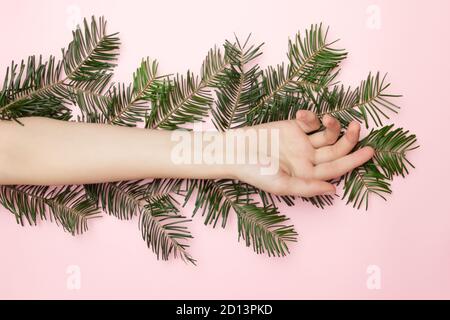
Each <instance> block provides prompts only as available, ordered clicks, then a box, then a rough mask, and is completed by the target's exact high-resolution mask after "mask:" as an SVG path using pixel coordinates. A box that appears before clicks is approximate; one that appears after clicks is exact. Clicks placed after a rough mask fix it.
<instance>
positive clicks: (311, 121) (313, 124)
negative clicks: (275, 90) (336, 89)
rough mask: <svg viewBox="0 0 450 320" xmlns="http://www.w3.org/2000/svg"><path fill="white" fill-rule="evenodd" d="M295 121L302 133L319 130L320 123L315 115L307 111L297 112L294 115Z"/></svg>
mask: <svg viewBox="0 0 450 320" xmlns="http://www.w3.org/2000/svg"><path fill="white" fill-rule="evenodd" d="M296 120H297V123H298V125H299V126H300V128H302V129H303V131H304V132H306V133H309V132H312V131H315V130H317V129H319V128H320V121H319V118H317V116H316V114H315V113H314V112H312V111H308V110H299V111H297V113H296Z"/></svg>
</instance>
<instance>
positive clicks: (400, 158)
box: [343, 125, 418, 210]
mask: <svg viewBox="0 0 450 320" xmlns="http://www.w3.org/2000/svg"><path fill="white" fill-rule="evenodd" d="M416 142H417V139H416V136H415V135H414V134H410V133H409V131H405V130H403V129H402V128H397V129H394V126H393V125H389V126H384V127H382V128H380V129H377V130H372V131H371V132H370V133H369V135H368V136H367V137H365V138H364V139H362V140H361V141H360V142H359V143H358V145H357V146H356V147H355V150H356V149H360V148H362V147H365V146H371V147H372V148H373V149H374V151H375V154H374V157H373V158H372V159H371V160H370V161H369V162H367V163H365V164H363V165H362V166H360V167H358V168H356V169H354V170H353V171H351V172H349V173H347V174H346V175H345V177H344V190H345V192H344V195H343V198H346V197H347V198H348V200H347V203H350V202H353V206H354V207H357V208H358V209H359V208H360V207H361V205H362V204H363V203H365V206H366V210H367V208H368V202H369V195H370V194H376V195H378V196H380V197H381V198H383V199H384V200H386V198H385V197H384V196H383V194H388V193H391V189H390V181H391V180H392V179H393V177H394V176H396V175H401V176H402V177H405V175H406V174H408V173H409V170H408V168H409V167H412V168H414V165H413V164H412V163H411V162H410V161H409V160H408V159H407V153H408V152H409V151H412V150H414V149H416V148H418V146H417V145H416Z"/></svg>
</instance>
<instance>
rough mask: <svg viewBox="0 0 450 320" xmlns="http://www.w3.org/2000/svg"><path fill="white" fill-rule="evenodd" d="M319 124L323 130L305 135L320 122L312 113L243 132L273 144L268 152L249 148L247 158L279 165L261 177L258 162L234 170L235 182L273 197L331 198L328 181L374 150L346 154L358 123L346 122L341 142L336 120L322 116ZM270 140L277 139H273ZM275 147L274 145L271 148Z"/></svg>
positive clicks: (356, 134) (354, 140) (300, 113)
mask: <svg viewBox="0 0 450 320" xmlns="http://www.w3.org/2000/svg"><path fill="white" fill-rule="evenodd" d="M322 124H323V125H324V127H325V129H324V130H322V131H318V132H315V133H312V134H309V135H308V133H310V132H313V131H316V130H318V129H319V128H320V122H319V120H318V118H317V116H316V115H315V114H314V113H312V112H310V111H298V112H297V115H296V120H286V121H278V122H271V123H267V124H263V125H258V126H254V127H248V128H246V129H244V131H242V132H243V133H242V134H244V133H245V132H246V131H248V130H257V132H262V131H266V132H269V136H270V135H272V139H269V140H270V141H269V142H270V148H260V147H259V148H257V150H255V149H254V150H253V151H251V150H249V148H248V146H247V147H246V148H247V153H248V152H250V153H251V152H257V154H258V155H257V156H258V157H259V158H260V159H261V158H267V157H268V158H270V160H271V161H272V164H273V163H275V164H277V163H278V165H277V168H276V170H275V171H273V172H271V173H267V172H268V171H270V170H268V168H267V165H266V170H265V172H266V173H263V172H264V170H262V169H263V168H264V167H265V165H262V164H260V163H258V164H249V163H247V164H241V165H236V166H234V175H235V177H236V178H237V179H239V180H242V181H245V182H247V183H249V184H251V185H254V186H256V187H258V188H260V189H263V190H265V191H268V192H271V193H274V194H277V195H299V196H305V197H311V196H315V195H325V194H334V193H335V191H336V189H335V186H334V185H333V184H331V183H329V182H327V181H328V180H331V179H333V178H337V177H340V176H342V175H343V174H345V173H347V172H349V171H351V170H352V169H354V168H356V167H358V166H360V165H361V164H363V163H365V162H366V161H368V160H369V159H370V158H372V156H373V154H374V151H373V149H372V148H370V147H364V148H361V149H359V150H357V151H355V152H353V153H350V152H351V151H352V149H353V148H354V147H355V145H356V144H357V142H358V140H359V133H360V125H359V123H358V122H356V121H354V122H352V123H350V125H349V127H348V129H347V130H346V132H345V133H344V134H343V135H342V137H341V138H339V135H340V131H341V127H340V124H339V122H338V121H337V120H336V119H335V118H333V117H331V116H328V115H326V116H324V117H323V121H322ZM245 134H247V133H245ZM247 136H249V135H248V134H247ZM274 136H278V137H277V138H275V139H274ZM338 138H339V139H338ZM258 139H261V135H258ZM274 144H277V145H278V146H277V147H275V148H274ZM277 149H278V150H277ZM268 151H269V152H268Z"/></svg>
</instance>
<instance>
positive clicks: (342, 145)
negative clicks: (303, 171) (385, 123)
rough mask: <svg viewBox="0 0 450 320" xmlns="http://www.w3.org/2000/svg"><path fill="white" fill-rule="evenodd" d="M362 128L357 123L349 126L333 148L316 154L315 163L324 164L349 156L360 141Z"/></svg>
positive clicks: (323, 149)
mask: <svg viewBox="0 0 450 320" xmlns="http://www.w3.org/2000/svg"><path fill="white" fill-rule="evenodd" d="M360 129H361V126H360V125H359V123H358V122H357V121H353V122H351V123H350V124H349V126H348V129H347V131H346V132H345V134H344V135H343V136H342V137H341V138H340V139H339V140H338V141H337V142H336V143H335V144H334V145H332V146H326V147H322V148H319V149H317V150H316V151H315V154H314V163H315V164H319V163H324V162H329V161H333V160H336V159H339V158H342V157H343V156H345V155H346V154H348V153H349V152H350V151H352V149H353V148H354V147H355V145H356V144H357V143H358V140H359V133H360Z"/></svg>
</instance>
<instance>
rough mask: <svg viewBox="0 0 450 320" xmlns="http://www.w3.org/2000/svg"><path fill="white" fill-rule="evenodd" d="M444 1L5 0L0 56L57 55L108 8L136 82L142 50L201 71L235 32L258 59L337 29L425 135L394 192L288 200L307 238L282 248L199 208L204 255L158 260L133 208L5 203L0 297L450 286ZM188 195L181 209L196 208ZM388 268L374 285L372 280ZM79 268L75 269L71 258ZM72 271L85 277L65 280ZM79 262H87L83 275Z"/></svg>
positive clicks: (355, 74)
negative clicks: (32, 223) (21, 209)
mask: <svg viewBox="0 0 450 320" xmlns="http://www.w3.org/2000/svg"><path fill="white" fill-rule="evenodd" d="M449 12H450V2H449V1H435V0H430V1H376V0H372V1H366V0H362V1H361V0H358V1H285V0H278V1H261V0H259V1H242V0H240V1H236V0H228V1H226V2H215V1H76V0H72V1H61V0H58V1H49V0H45V1H23V0H22V1H8V3H2V10H1V12H0V30H1V31H0V33H1V39H2V50H0V63H1V66H2V67H1V71H0V73H1V74H2V75H3V73H4V70H5V69H6V67H7V66H8V65H9V63H10V61H11V60H12V59H16V60H17V59H19V58H23V57H26V56H28V55H30V54H40V53H42V54H43V55H44V56H48V55H49V54H59V52H60V48H62V47H65V46H66V44H67V43H68V42H69V41H70V39H71V32H70V28H71V26H72V25H73V23H74V22H76V21H77V20H78V17H80V16H91V15H92V14H95V15H104V16H105V17H106V18H107V20H108V22H109V31H111V32H112V31H120V37H121V40H122V48H121V55H120V60H119V67H118V68H117V70H116V75H115V80H116V81H127V82H128V81H130V78H131V74H132V72H133V71H134V69H135V68H136V66H137V64H138V62H139V61H140V59H141V58H142V57H145V56H150V57H151V58H157V59H158V60H159V61H160V66H161V71H162V72H163V73H172V72H184V71H185V70H186V69H188V68H190V69H192V70H198V68H199V67H200V63H201V61H202V59H203V57H204V55H205V53H206V51H207V50H208V49H209V48H210V47H212V46H213V45H214V44H218V45H220V44H221V43H222V41H223V40H224V39H225V38H232V37H233V33H236V34H237V35H240V36H241V37H245V36H246V35H247V34H248V33H249V32H252V33H253V40H254V41H256V42H258V41H264V42H265V43H266V44H265V46H264V55H263V56H262V57H261V58H260V59H259V62H260V63H261V65H262V66H267V65H270V64H276V63H279V62H281V61H283V60H285V52H286V48H287V39H288V37H292V36H294V35H295V33H296V32H297V31H298V30H304V29H305V28H307V27H308V26H309V25H310V24H311V23H317V22H323V23H325V24H326V25H329V26H330V27H331V29H330V38H340V39H341V41H340V42H339V44H340V46H342V47H344V48H346V49H347V50H348V51H349V57H348V59H347V60H346V61H345V62H344V63H343V65H342V67H343V70H342V74H341V76H340V80H342V81H343V82H344V83H346V84H349V85H356V84H358V82H359V81H360V80H361V79H363V78H364V77H366V76H367V74H368V72H369V71H378V70H379V71H381V72H388V73H389V75H388V80H389V81H391V82H392V92H395V93H401V94H402V95H403V97H402V98H400V99H399V104H400V105H401V107H402V109H401V112H400V113H399V114H398V115H397V116H394V117H393V118H392V119H393V121H395V123H396V124H397V125H398V126H404V127H406V128H408V129H410V130H411V131H413V132H415V133H417V135H418V138H419V143H420V145H421V148H420V149H419V150H418V151H415V152H413V153H411V156H410V159H411V160H412V161H413V163H414V164H415V165H416V167H417V169H416V170H413V171H412V174H411V175H409V176H408V177H407V178H406V179H396V180H395V181H394V183H393V190H394V192H393V195H392V196H391V197H389V199H388V201H387V202H384V201H382V200H379V199H372V201H371V205H370V209H369V210H368V211H367V212H365V211H357V210H355V209H353V208H351V207H349V206H346V205H345V204H344V203H343V201H339V200H338V201H336V204H335V206H333V207H330V208H327V209H326V210H320V209H317V208H315V207H313V206H312V205H309V204H307V203H300V204H299V205H298V206H296V207H295V208H283V212H284V213H286V214H287V215H288V216H289V217H290V218H291V219H292V221H293V224H295V226H296V229H297V231H298V232H299V234H300V241H299V242H298V243H296V244H293V245H291V255H289V256H288V257H286V258H279V259H277V258H275V259H274V258H267V257H265V256H259V255H256V254H254V253H253V252H252V250H251V249H250V248H246V247H245V245H244V244H243V243H242V242H241V243H238V242H237V232H236V226H235V222H236V221H235V220H234V219H232V220H231V221H230V224H229V226H228V228H226V229H225V230H223V229H220V228H218V229H216V230H213V229H211V228H209V227H206V226H204V225H203V224H202V220H201V218H200V217H196V218H194V221H193V222H192V223H191V230H192V232H193V234H194V236H195V238H194V239H193V241H191V244H192V247H191V252H192V254H193V255H194V256H195V257H196V258H197V260H198V261H199V265H198V266H197V267H192V266H188V265H185V264H184V263H183V262H181V261H179V260H171V261H169V262H162V261H157V260H156V258H155V256H154V255H153V254H152V252H151V251H150V250H149V249H147V247H146V245H145V243H144V242H143V241H142V239H141V236H140V233H139V231H138V229H137V219H135V220H133V221H127V222H124V221H119V220H117V219H115V218H114V217H109V216H104V217H103V218H102V219H97V220H95V221H91V223H90V230H89V231H88V232H87V233H85V234H84V235H82V236H78V237H72V236H70V235H69V234H67V233H64V232H63V231H62V229H60V228H59V227H57V226H56V225H55V224H52V223H40V224H39V225H38V226H37V227H29V226H28V227H20V226H18V225H16V222H15V219H14V217H13V216H12V215H11V214H10V213H9V212H7V211H6V210H4V209H0V254H1V257H0V298H7V299H14V298H38V299H45V298H64V299H65V298H68V299H81V298H125V299H127V298H130V299H131V298H162V299H165V298H181V299H185V298H192V299H195V298H203V299H210V298H211V299H212V298H234V299H241V298H242V299H244V298H256V299H259V298H264V299H266V298H267V299H298V298H343V299H347V298H362V299H383V298H387V299H392V298H450V273H449V272H450V209H449V206H448V201H447V200H448V198H447V197H448V195H449V191H448V190H449V188H448V184H449V182H448V181H450V173H449V170H448V168H447V166H448V163H449V160H450V159H449V156H450V152H449V142H448V141H449V138H450V136H449V132H448V128H449V120H450V105H449V99H448V85H449V83H448V74H449V71H450V62H449V50H450V44H449V41H448V39H449V30H450V22H449V21H450V19H449V17H448V15H449ZM191 208H192V207H191V206H188V207H187V208H185V209H184V211H183V212H184V213H185V214H187V215H189V214H190V212H191ZM371 266H375V267H374V268H375V269H376V270H377V271H379V275H380V278H379V279H380V284H381V286H380V287H378V288H373V287H371V286H368V285H367V281H368V279H369V274H368V272H367V271H368V269H369V270H371V268H373V267H371ZM74 268H75V269H74ZM73 270H76V272H77V274H79V276H80V278H79V279H80V282H79V284H80V286H79V287H75V288H74V287H73V286H70V285H68V280H69V281H70V277H71V275H73V274H72V272H73ZM78 271H79V273H78Z"/></svg>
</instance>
